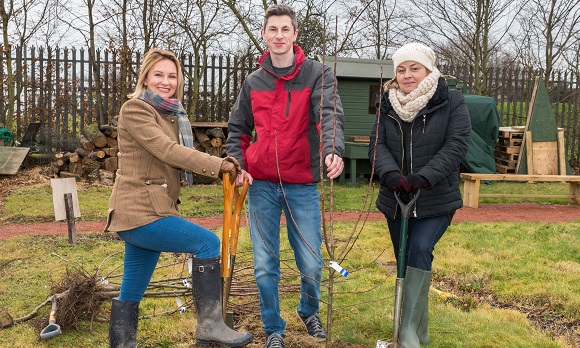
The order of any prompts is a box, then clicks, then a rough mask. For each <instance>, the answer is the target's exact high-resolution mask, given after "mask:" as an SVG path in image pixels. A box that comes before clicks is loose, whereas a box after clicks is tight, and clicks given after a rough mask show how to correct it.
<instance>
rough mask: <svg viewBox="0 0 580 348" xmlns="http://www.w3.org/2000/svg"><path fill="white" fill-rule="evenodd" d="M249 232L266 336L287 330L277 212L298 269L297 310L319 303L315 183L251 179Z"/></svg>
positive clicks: (302, 311) (306, 311)
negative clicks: (282, 219)
mask: <svg viewBox="0 0 580 348" xmlns="http://www.w3.org/2000/svg"><path fill="white" fill-rule="evenodd" d="M248 207H249V209H248V210H249V215H250V237H251V239H252V248H253V251H254V276H255V278H256V283H257V285H258V293H259V298H260V313H261V316H262V322H263V324H264V326H263V329H264V331H265V333H266V334H267V335H270V334H273V333H277V334H283V333H284V332H285V331H286V322H285V321H284V319H282V317H281V316H280V298H279V293H278V284H279V282H280V217H281V214H282V211H283V212H284V215H285V217H286V226H287V230H288V241H289V242H290V246H291V247H292V250H293V251H294V257H295V259H296V266H297V268H298V270H299V271H300V302H299V304H298V312H299V313H300V314H302V315H308V316H310V315H312V314H315V313H317V312H318V310H319V308H320V280H321V277H322V265H323V264H322V255H321V252H320V247H321V245H322V233H321V231H320V218H321V216H320V203H319V194H318V189H317V187H316V184H282V185H280V184H279V183H271V182H268V181H262V180H254V182H253V184H252V185H251V186H250V188H249V189H248Z"/></svg>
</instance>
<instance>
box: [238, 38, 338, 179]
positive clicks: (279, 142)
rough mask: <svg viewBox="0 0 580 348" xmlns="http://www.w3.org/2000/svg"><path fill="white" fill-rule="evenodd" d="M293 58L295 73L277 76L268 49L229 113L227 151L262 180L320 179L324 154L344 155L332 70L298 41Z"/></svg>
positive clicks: (291, 71) (255, 177)
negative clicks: (308, 52)
mask: <svg viewBox="0 0 580 348" xmlns="http://www.w3.org/2000/svg"><path fill="white" fill-rule="evenodd" d="M294 57H295V58H294V65H293V67H292V68H291V69H290V71H289V72H288V73H287V74H286V75H284V76H278V75H276V73H275V72H274V67H273V66H272V60H271V57H270V52H269V51H267V52H266V53H264V55H262V57H260V59H259V60H258V69H257V70H256V71H254V72H253V73H252V74H250V75H249V76H248V77H247V78H246V79H245V80H244V83H243V85H242V89H241V91H240V95H239V96H238V99H237V100H236V103H235V104H234V107H233V109H232V111H231V114H230V119H229V122H228V139H227V149H228V155H229V156H233V157H235V158H236V159H237V160H238V161H239V162H240V164H241V165H242V167H243V168H244V169H245V170H246V171H247V172H248V173H250V175H252V177H253V178H254V179H257V180H265V181H270V182H280V181H282V182H284V183H290V184H307V183H313V182H318V181H320V155H321V153H322V155H323V156H324V157H326V155H328V154H331V153H334V154H336V155H338V156H340V157H342V156H343V154H344V134H343V125H344V113H343V110H342V104H341V102H340V98H339V96H338V95H336V97H335V95H334V94H335V93H334V89H335V88H334V87H335V86H334V84H335V81H334V75H333V73H332V70H331V69H330V68H329V67H327V66H325V65H323V64H322V63H320V62H317V61H314V60H311V59H306V57H305V56H304V52H303V51H302V49H301V48H300V47H299V46H297V45H294ZM323 69H324V77H323V76H322V74H323ZM323 81H324V86H323ZM323 91H324V93H323ZM322 96H323V97H322ZM335 100H336V103H335ZM335 110H336V111H335ZM321 115H322V121H321ZM335 115H336V117H335ZM320 132H322V144H323V146H322V149H321V148H320V134H321V133H320Z"/></svg>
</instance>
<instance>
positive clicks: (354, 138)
mask: <svg viewBox="0 0 580 348" xmlns="http://www.w3.org/2000/svg"><path fill="white" fill-rule="evenodd" d="M350 141H354V142H356V143H368V142H370V141H371V137H366V136H352V137H350Z"/></svg>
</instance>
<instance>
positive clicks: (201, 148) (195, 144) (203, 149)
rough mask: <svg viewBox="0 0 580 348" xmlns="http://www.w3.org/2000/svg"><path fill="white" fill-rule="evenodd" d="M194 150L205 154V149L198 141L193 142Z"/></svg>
mask: <svg viewBox="0 0 580 348" xmlns="http://www.w3.org/2000/svg"><path fill="white" fill-rule="evenodd" d="M193 148H194V149H196V150H197V151H201V152H205V147H203V146H201V144H200V143H199V141H197V140H194V141H193Z"/></svg>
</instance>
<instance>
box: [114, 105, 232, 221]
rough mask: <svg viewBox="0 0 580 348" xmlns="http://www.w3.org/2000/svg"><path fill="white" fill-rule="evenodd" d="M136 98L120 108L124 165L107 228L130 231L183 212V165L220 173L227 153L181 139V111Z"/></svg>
mask: <svg viewBox="0 0 580 348" xmlns="http://www.w3.org/2000/svg"><path fill="white" fill-rule="evenodd" d="M164 116H165V117H163V116H162V115H160V114H159V113H158V112H157V111H156V110H155V109H154V108H153V107H152V106H151V105H149V104H148V103H146V102H144V101H142V100H140V99H131V100H129V101H127V102H126V103H125V104H123V107H122V108H121V112H120V114H119V123H118V127H117V130H118V138H117V140H118V146H119V153H118V157H119V169H118V170H117V175H116V178H115V184H114V186H113V192H112V194H111V198H110V199H109V212H108V219H107V226H106V227H105V231H126V230H130V229H133V228H136V227H140V226H143V225H146V224H148V223H150V222H153V221H155V220H158V219H160V218H162V217H166V216H178V215H179V212H178V210H177V204H178V197H179V191H180V181H181V170H182V169H185V170H187V171H190V172H193V173H196V174H200V175H204V176H209V177H214V178H215V177H217V176H218V174H219V169H220V167H221V163H222V159H221V158H219V157H215V156H210V155H208V154H206V153H203V152H200V151H197V150H194V149H191V148H188V147H185V146H182V145H180V144H179V135H178V131H179V126H178V122H177V116H168V115H164Z"/></svg>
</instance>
